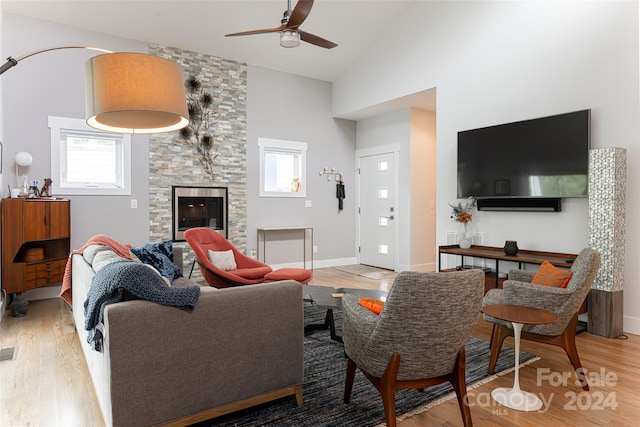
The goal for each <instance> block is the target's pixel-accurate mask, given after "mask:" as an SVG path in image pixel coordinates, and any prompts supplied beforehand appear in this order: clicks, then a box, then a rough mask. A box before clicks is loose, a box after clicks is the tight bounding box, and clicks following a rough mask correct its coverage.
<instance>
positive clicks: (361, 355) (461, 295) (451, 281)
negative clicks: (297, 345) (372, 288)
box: [342, 270, 484, 427]
mask: <svg viewBox="0 0 640 427" xmlns="http://www.w3.org/2000/svg"><path fill="white" fill-rule="evenodd" d="M483 291H484V273H483V272H482V271H481V270H468V271H460V272H451V273H417V272H403V273H400V274H399V275H398V277H396V280H395V281H394V283H393V287H392V288H391V291H390V292H389V296H388V297H387V300H386V303H385V305H384V308H383V309H382V312H381V313H380V314H379V315H376V314H374V313H372V312H371V311H369V310H368V309H366V308H364V307H363V306H361V305H360V304H359V302H358V298H357V297H356V296H354V295H348V294H347V295H344V297H343V301H342V307H343V312H344V325H343V329H344V331H343V334H344V335H343V340H344V349H345V353H346V355H347V358H348V362H347V376H346V381H345V391H344V401H345V403H349V400H350V397H351V388H352V386H353V380H354V376H355V370H356V367H358V368H360V370H361V371H362V372H363V373H364V374H365V376H366V377H367V378H368V379H369V381H371V382H372V383H373V385H374V386H375V387H376V388H377V389H378V391H380V394H381V395H382V402H383V405H384V413H385V421H386V423H387V426H389V427H391V426H395V425H396V410H395V390H396V389H404V388H424V387H429V386H432V385H436V384H441V383H443V382H446V381H449V382H451V384H452V385H453V388H454V390H455V391H456V394H457V396H458V404H459V406H460V412H461V413H462V419H463V421H464V425H465V426H471V425H472V422H471V412H470V410H469V406H468V405H467V404H466V403H465V402H466V394H467V387H466V381H465V351H464V346H465V344H466V343H467V341H468V340H469V338H470V337H471V333H472V332H473V329H474V327H475V325H476V323H477V321H478V318H479V316H478V315H479V313H480V307H481V303H482V294H483Z"/></svg>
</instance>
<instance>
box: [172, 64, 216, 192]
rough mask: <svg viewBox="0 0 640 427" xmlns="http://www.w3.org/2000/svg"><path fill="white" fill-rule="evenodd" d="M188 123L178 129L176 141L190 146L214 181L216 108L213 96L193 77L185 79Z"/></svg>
mask: <svg viewBox="0 0 640 427" xmlns="http://www.w3.org/2000/svg"><path fill="white" fill-rule="evenodd" d="M184 84H185V87H186V89H187V108H188V109H189V125H188V126H187V127H185V128H182V129H180V135H179V136H178V139H177V141H178V143H180V144H184V145H187V146H189V147H191V149H192V150H193V152H194V154H197V155H198V160H199V161H200V164H201V165H202V166H203V168H204V171H205V172H206V173H207V175H209V176H210V177H211V179H212V180H213V181H215V179H216V178H215V173H214V172H215V171H214V162H215V160H216V158H217V157H218V155H220V153H218V152H217V151H216V150H215V148H216V142H215V139H214V138H213V132H212V129H213V126H214V125H215V124H216V123H217V122H218V110H217V108H216V107H215V106H214V105H213V96H211V94H210V93H208V92H205V90H204V88H203V87H202V83H201V82H200V80H198V79H197V78H195V77H193V76H192V77H189V79H188V80H186V81H185V83H184Z"/></svg>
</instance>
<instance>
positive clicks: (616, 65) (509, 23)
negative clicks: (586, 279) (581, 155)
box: [333, 1, 640, 334]
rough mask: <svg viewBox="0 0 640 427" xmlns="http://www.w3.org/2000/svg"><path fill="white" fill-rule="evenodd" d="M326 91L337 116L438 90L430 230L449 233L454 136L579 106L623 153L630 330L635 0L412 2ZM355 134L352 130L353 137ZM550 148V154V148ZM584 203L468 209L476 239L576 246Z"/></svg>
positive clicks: (634, 317) (634, 236) (637, 283)
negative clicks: (542, 208) (524, 209)
mask: <svg viewBox="0 0 640 427" xmlns="http://www.w3.org/2000/svg"><path fill="white" fill-rule="evenodd" d="M399 22H402V23H403V25H401V26H398V25H393V26H390V27H389V30H388V31H387V32H386V33H382V34H381V38H380V39H379V40H376V42H375V43H373V44H372V45H373V46H375V48H372V49H371V50H370V51H369V52H366V53H364V54H363V55H362V56H361V57H360V58H359V59H358V61H357V63H356V64H355V65H353V66H352V67H350V68H349V69H348V70H347V71H346V72H345V73H344V74H343V75H342V76H341V77H340V78H339V79H338V80H337V81H335V82H334V88H333V95H334V97H333V111H334V114H335V115H336V116H337V117H348V116H349V114H350V113H352V112H355V111H358V110H362V109H364V108H367V107H370V106H372V105H376V104H379V103H383V102H385V101H389V100H392V99H395V98H398V97H401V96H405V95H409V94H412V93H416V92H420V91H423V90H426V89H430V88H433V87H437V90H438V106H437V119H436V123H437V131H436V134H437V165H438V166H437V233H438V236H437V237H438V242H439V244H444V232H445V231H446V230H449V229H453V227H452V225H451V223H450V219H449V214H450V212H449V208H448V206H447V203H450V202H454V201H455V198H456V188H455V187H456V135H457V132H458V131H461V130H465V129H472V128H477V127H482V126H488V125H494V124H499V123H506V122H511V121H516V120H523V119H528V118H535V117H541V116H546V115H552V114H558V113H563V112H568V111H575V110H580V109H584V108H590V109H591V110H592V131H591V138H592V146H593V147H594V148H598V147H609V146H617V147H624V148H626V149H627V155H628V165H629V168H628V176H627V183H628V187H627V212H628V218H629V220H628V221H627V247H626V269H625V276H626V284H625V291H624V294H625V307H624V310H625V320H624V322H625V324H624V330H625V331H628V332H632V333H636V334H640V267H639V264H638V261H637V260H638V259H640V246H639V245H640V243H639V241H640V239H638V237H640V225H639V224H638V222H637V221H632V220H631V219H632V218H633V216H632V215H633V213H634V212H636V211H637V210H638V209H640V184H639V183H640V170H639V169H638V168H637V167H634V165H638V164H640V123H639V103H638V93H639V85H638V81H639V71H638V67H639V65H638V45H639V43H638V41H639V40H638V3H637V2H636V1H633V2H474V3H472V2H441V3H434V2H415V3H414V4H413V5H412V6H411V7H410V8H409V10H408V11H407V12H406V14H405V15H404V16H402V17H400V19H399ZM358 138H359V136H358ZM551 154H552V153H551ZM587 214H588V212H587V200H586V199H564V200H563V210H562V212H559V213H550V214H549V213H506V212H479V213H477V214H476V216H475V217H474V228H475V229H476V230H477V231H484V232H486V244H489V245H495V246H501V245H502V244H503V243H504V241H505V240H506V239H510V240H517V241H518V242H519V246H520V247H521V248H526V249H539V250H548V251H559V252H573V253H577V252H578V251H579V250H580V249H581V248H582V247H584V246H585V245H586V242H587Z"/></svg>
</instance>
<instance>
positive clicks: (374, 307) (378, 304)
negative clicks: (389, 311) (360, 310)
mask: <svg viewBox="0 0 640 427" xmlns="http://www.w3.org/2000/svg"><path fill="white" fill-rule="evenodd" d="M358 302H359V303H360V305H361V306H363V307H365V308H367V309H369V310H371V311H372V312H374V313H375V314H380V312H381V311H382V308H383V307H384V301H380V300H379V299H374V298H360V299H359V300H358Z"/></svg>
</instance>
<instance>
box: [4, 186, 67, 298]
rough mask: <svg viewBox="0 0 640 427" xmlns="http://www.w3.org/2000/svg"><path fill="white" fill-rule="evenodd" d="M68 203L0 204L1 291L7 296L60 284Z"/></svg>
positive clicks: (29, 201)
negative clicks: (0, 210) (0, 209)
mask: <svg viewBox="0 0 640 427" xmlns="http://www.w3.org/2000/svg"><path fill="white" fill-rule="evenodd" d="M70 235H71V221H70V203H69V200H59V199H55V200H54V199H45V198H43V199H25V198H11V199H3V200H2V288H3V289H4V290H5V291H6V292H7V293H8V294H16V293H21V292H24V291H26V290H28V289H33V288H38V287H41V286H48V285H54V284H58V283H60V282H62V276H63V275H64V267H65V264H66V262H67V258H68V256H69V251H70Z"/></svg>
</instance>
